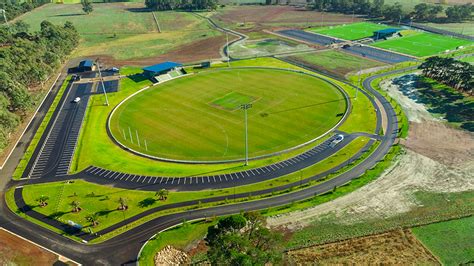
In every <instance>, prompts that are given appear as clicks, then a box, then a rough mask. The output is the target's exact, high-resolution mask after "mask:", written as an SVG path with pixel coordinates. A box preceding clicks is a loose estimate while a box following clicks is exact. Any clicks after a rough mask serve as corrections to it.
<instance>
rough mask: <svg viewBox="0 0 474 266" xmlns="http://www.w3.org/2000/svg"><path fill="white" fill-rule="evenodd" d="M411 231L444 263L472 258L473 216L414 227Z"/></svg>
mask: <svg viewBox="0 0 474 266" xmlns="http://www.w3.org/2000/svg"><path fill="white" fill-rule="evenodd" d="M412 232H413V233H414V234H415V236H416V237H417V238H418V239H419V240H420V241H421V242H422V243H423V244H424V245H425V246H426V247H428V249H429V250H430V251H431V252H433V253H434V254H435V255H436V256H437V257H438V258H439V259H440V260H441V262H442V263H443V264H445V265H461V264H469V263H472V261H473V259H474V234H473V232H474V216H470V217H467V218H462V219H457V220H451V221H447V222H441V223H434V224H429V225H425V226H420V227H415V228H413V229H412Z"/></svg>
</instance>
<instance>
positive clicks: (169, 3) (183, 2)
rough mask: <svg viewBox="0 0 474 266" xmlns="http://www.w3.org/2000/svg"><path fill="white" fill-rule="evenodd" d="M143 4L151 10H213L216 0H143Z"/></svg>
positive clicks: (215, 6)
mask: <svg viewBox="0 0 474 266" xmlns="http://www.w3.org/2000/svg"><path fill="white" fill-rule="evenodd" d="M145 6H146V7H147V8H149V9H151V10H173V9H182V10H214V9H216V8H217V0H145Z"/></svg>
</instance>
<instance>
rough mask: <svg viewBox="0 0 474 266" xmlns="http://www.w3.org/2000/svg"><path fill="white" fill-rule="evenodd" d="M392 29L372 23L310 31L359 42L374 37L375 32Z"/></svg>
mask: <svg viewBox="0 0 474 266" xmlns="http://www.w3.org/2000/svg"><path fill="white" fill-rule="evenodd" d="M388 28H390V27H389V26H387V25H383V24H376V23H371V22H358V23H352V24H344V25H338V26H329V27H322V28H310V29H308V31H310V32H314V33H319V34H323V35H327V36H332V37H336V38H339V39H344V40H358V39H362V38H366V37H371V36H373V35H374V31H377V30H383V29H388Z"/></svg>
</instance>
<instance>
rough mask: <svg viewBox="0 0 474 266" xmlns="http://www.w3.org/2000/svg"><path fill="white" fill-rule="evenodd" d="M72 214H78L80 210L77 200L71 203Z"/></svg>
mask: <svg viewBox="0 0 474 266" xmlns="http://www.w3.org/2000/svg"><path fill="white" fill-rule="evenodd" d="M71 207H72V212H80V211H81V210H82V208H81V203H80V202H79V201H77V200H73V201H72V202H71Z"/></svg>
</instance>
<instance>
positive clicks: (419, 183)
mask: <svg viewBox="0 0 474 266" xmlns="http://www.w3.org/2000/svg"><path fill="white" fill-rule="evenodd" d="M469 190H474V159H472V158H471V159H470V160H468V161H467V162H465V163H463V164H461V165H457V166H456V167H448V166H446V165H444V164H441V163H438V162H436V161H434V160H432V159H430V158H428V157H425V156H423V155H420V154H418V153H416V152H413V151H411V150H407V152H406V154H404V155H401V156H399V158H398V160H397V161H396V162H395V163H394V164H393V165H392V167H390V168H389V169H387V170H386V171H385V173H384V174H382V176H380V177H379V178H378V179H377V180H375V181H374V182H372V183H370V184H368V185H366V186H364V187H362V188H360V189H358V190H356V191H354V192H352V193H350V194H348V195H346V196H343V197H340V198H337V199H336V200H333V201H330V202H327V203H324V204H321V205H318V206H315V207H312V208H309V209H306V210H302V211H297V212H292V213H289V214H285V215H280V216H277V217H271V218H269V219H268V224H269V225H271V226H274V227H275V226H285V227H287V228H289V229H291V230H294V229H297V228H300V227H303V226H306V225H309V224H310V223H311V222H312V221H313V220H318V219H319V218H320V217H322V216H323V215H325V214H329V213H333V214H334V215H336V217H339V218H340V220H339V222H340V223H344V224H352V223H355V222H362V221H364V220H366V219H371V218H384V217H391V216H394V215H397V214H400V213H404V212H407V211H409V210H411V209H412V208H414V207H416V206H418V205H419V203H418V202H417V201H416V199H415V198H414V196H413V195H414V192H416V191H429V192H438V193H442V192H444V193H448V192H461V191H469ZM346 214H348V215H346Z"/></svg>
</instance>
